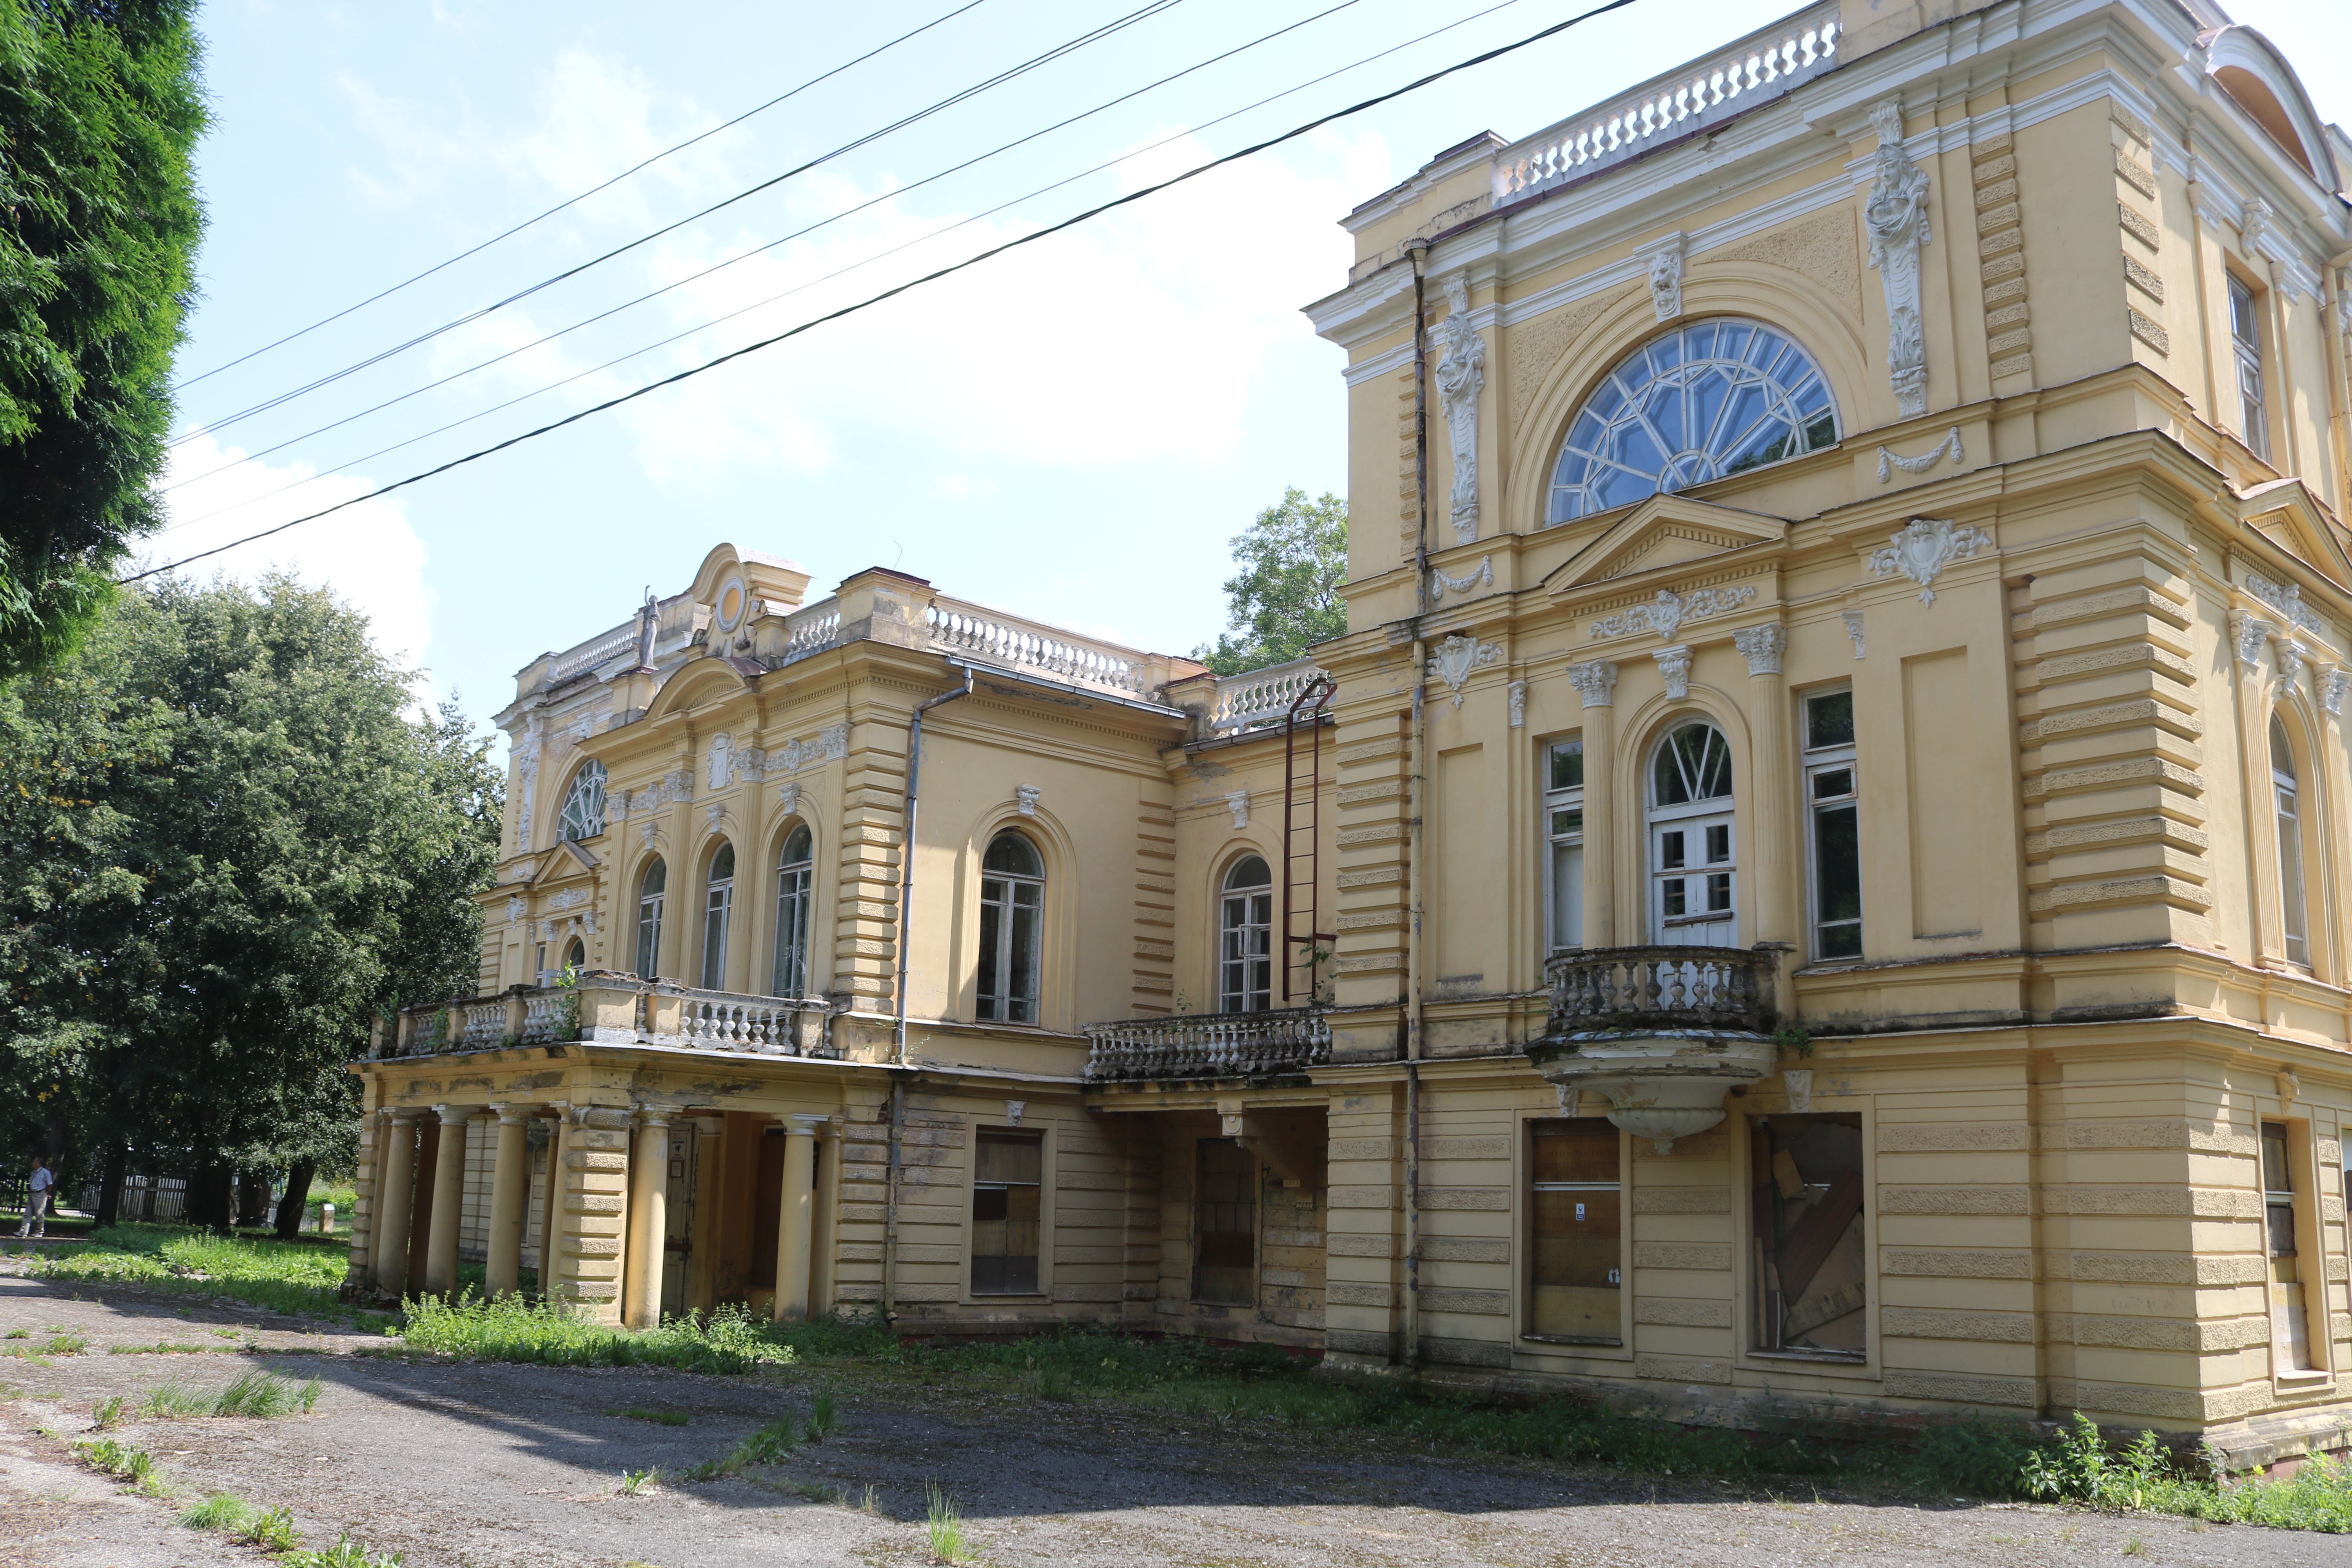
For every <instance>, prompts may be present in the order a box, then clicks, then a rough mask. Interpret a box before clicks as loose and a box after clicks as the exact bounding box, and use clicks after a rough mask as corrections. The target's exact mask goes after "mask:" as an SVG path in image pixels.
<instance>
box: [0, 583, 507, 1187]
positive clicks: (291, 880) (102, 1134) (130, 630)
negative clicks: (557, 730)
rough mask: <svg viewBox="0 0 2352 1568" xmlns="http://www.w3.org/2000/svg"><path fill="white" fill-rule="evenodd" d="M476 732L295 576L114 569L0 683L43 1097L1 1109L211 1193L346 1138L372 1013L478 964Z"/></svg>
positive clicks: (19, 1030)
mask: <svg viewBox="0 0 2352 1568" xmlns="http://www.w3.org/2000/svg"><path fill="white" fill-rule="evenodd" d="M486 752H487V741H486V740H482V739H478V738H476V737H475V736H474V735H472V734H471V733H469V727H468V726H467V724H466V722H465V721H463V720H462V719H461V718H459V717H458V716H457V713H456V712H455V711H454V710H450V709H444V710H442V712H441V713H440V715H439V716H438V717H437V718H433V719H427V718H425V717H423V716H421V715H419V714H418V713H416V712H415V706H414V698H413V697H412V695H411V692H410V685H409V675H408V672H406V671H404V670H401V669H399V668H395V667H394V666H393V665H391V664H390V663H389V662H387V661H386V660H385V659H384V658H383V656H382V655H380V654H379V653H377V652H376V650H375V649H374V648H373V646H372V645H371V644H370V643H369V641H368V637H367V623H366V620H365V619H364V617H362V616H360V615H358V614H356V613H355V612H353V611H352V610H350V609H348V608H346V607H345V606H343V605H341V604H339V603H338V602H337V601H335V600H334V599H333V598H332V597H331V595H328V594H327V593H325V592H324V591H321V590H316V589H310V588H306V587H304V586H302V585H301V584H299V583H296V582H294V581H292V580H290V579H285V578H273V579H269V580H267V581H265V582H264V583H263V584H261V585H260V587H259V588H258V589H248V588H246V587H244V586H241V585H238V584H227V583H220V584H213V585H211V586H208V587H198V586H193V585H190V584H184V583H179V582H174V581H172V580H169V579H166V580H163V582H162V583H161V584H160V585H158V586H156V587H154V588H153V589H152V591H148V592H136V591H134V592H129V593H125V594H123V595H121V596H120V597H118V598H117V599H116V600H115V601H114V602H113V603H112V604H111V605H110V606H109V607H107V608H106V609H105V610H104V611H103V612H102V613H101V614H100V617H99V619H98V621H97V624H96V625H95V626H93V627H92V629H91V630H90V632H89V636H88V637H86V638H85V639H84V640H83V642H82V643H81V645H80V646H79V647H77V648H75V649H74V650H72V651H71V652H69V653H68V654H67V655H65V656H64V657H62V658H59V659H58V661H57V662H56V664H55V665H54V666H53V667H52V668H48V669H47V670H43V671H40V672H37V673H34V674H30V675H26V676H21V677H18V678H16V679H14V680H12V681H8V682H6V683H5V684H0V985H5V996H0V1070H5V1071H6V1072H7V1073H8V1075H9V1077H10V1079H11V1080H12V1081H14V1082H16V1083H18V1084H25V1085H37V1086H38V1088H37V1089H36V1094H37V1097H38V1098H37V1101H36V1104H35V1105H34V1106H31V1107H27V1106H24V1105H21V1104H20V1105H18V1106H16V1107H13V1108H11V1109H10V1110H9V1111H8V1112H7V1114H10V1115H12V1116H18V1117H22V1116H26V1115H30V1116H32V1117H34V1118H35V1119H37V1121H38V1122H39V1123H41V1125H38V1126H36V1127H26V1126H24V1125H22V1124H21V1123H20V1124H19V1125H18V1126H17V1127H16V1128H15V1129H13V1131H15V1132H16V1134H17V1137H18V1138H19V1139H20V1140H22V1141H23V1142H41V1141H44V1140H46V1141H47V1142H49V1143H50V1144H51V1146H52V1147H54V1146H56V1144H57V1143H58V1142H66V1143H68V1144H69V1145H71V1146H73V1147H76V1148H79V1149H81V1150H85V1151H87V1150H89V1149H90V1148H91V1147H92V1146H93V1145H98V1146H104V1147H108V1148H121V1147H123V1146H124V1145H126V1144H127V1145H131V1146H135V1147H137V1148H138V1149H139V1150H140V1151H141V1152H142V1158H144V1159H148V1160H150V1161H151V1162H152V1163H157V1164H159V1165H160V1166H161V1167H162V1168H164V1169H176V1170H182V1171H184V1172H185V1173H188V1174H189V1175H190V1176H191V1177H192V1178H197V1179H201V1180H204V1181H206V1182H209V1183H211V1184H212V1186H213V1188H214V1190H215V1191H216V1192H217V1193H218V1194H226V1172H227V1171H228V1170H230V1169H232V1168H236V1167H239V1166H249V1165H257V1164H265V1165H275V1164H280V1163H290V1162H297V1161H302V1160H306V1159H315V1158H320V1157H322V1156H323V1157H326V1158H329V1159H333V1158H334V1157H335V1156H336V1155H337V1154H339V1153H341V1152H342V1150H343V1146H344V1145H345V1144H346V1143H347V1142H348V1141H349V1140H350V1138H351V1136H352V1126H353V1121H352V1119H353V1116H354V1114H355V1112H356V1108H357V1100H356V1098H355V1093H354V1089H353V1082H352V1079H351V1078H350V1076H349V1075H348V1074H347V1073H346V1072H345V1071H344V1070H343V1064H344V1063H346V1062H348V1061H350V1060H351V1059H352V1058H355V1057H357V1056H359V1055H360V1054H361V1053H362V1051H363V1050H364V1049H365V1048H366V1046H367V1043H368V1036H369V1031H370V1027H371V1026H372V1024H373V1021H374V1020H376V1019H378V1018H380V1017H383V1016H385V1015H386V1014H387V1013H388V1012H390V1011H391V1010H392V1009H393V1008H394V1007H395V1006H396V1005H398V1004H400V1003H402V1002H408V1001H416V1000H419V999H423V998H426V997H442V996H446V995H449V994H453V993H455V992H458V991H469V990H470V989H471V988H472V985H473V984H474V973H475V970H476V967H477V965H478V961H479V951H480V948H479V943H480V915H479V910H478V907H477V906H476V904H475V903H474V900H473V898H472V894H473V893H474V891H475V890H476V889H478V888H479V887H480V886H481V885H482V884H483V883H484V881H485V880H486V879H488V874H489V870H490V868H491V864H492V860H493V858H494V857H495V855H496V853H497V847H498V824H499V810H500V806H501V804H502V803H501V799H500V781H499V774H498V773H497V772H496V771H495V770H494V769H492V768H491V767H490V766H489V764H488V761H487V756H486ZM9 1058H13V1059H9ZM87 1170H88V1167H87V1166H85V1167H84V1173H87ZM192 1190H193V1189H192Z"/></svg>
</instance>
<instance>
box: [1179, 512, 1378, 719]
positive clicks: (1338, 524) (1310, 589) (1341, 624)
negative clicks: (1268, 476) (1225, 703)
mask: <svg viewBox="0 0 2352 1568" xmlns="http://www.w3.org/2000/svg"><path fill="white" fill-rule="evenodd" d="M1233 552H1234V563H1235V564H1236V565H1238V566H1239V567H1240V568H1241V571H1240V573H1239V574H1237V575H1235V576H1233V577H1229V578H1227V579H1226V580H1225V599H1226V604H1227V613H1228V622H1227V625H1228V626H1229V627H1230V629H1229V630H1227V631H1226V632H1225V634H1224V635H1223V636H1222V637H1218V638H1217V641H1216V646H1215V647H1207V646H1205V645H1204V646H1202V647H1198V648H1195V649H1193V651H1192V657H1193V658H1197V659H1199V660H1200V661H1201V662H1202V663H1203V664H1205V665H1207V666H1208V667H1209V668H1211V669H1213V670H1215V671H1216V672H1217V673H1218V674H1219V675H1237V674H1239V673H1240V672H1241V671H1243V670H1244V669H1260V668H1265V666H1267V665H1269V664H1286V663H1288V662H1289V661H1290V660H1292V659H1294V658H1306V657H1307V649H1308V648H1309V647H1312V646H1314V645H1315V644H1316V643H1318V642H1327V641H1328V640H1329V639H1331V638H1333V637H1338V636H1339V635H1340V634H1341V633H1343V632H1345V631H1346V630H1347V629H1348V607H1347V605H1343V604H1341V603H1340V602H1339V584H1341V583H1344V582H1346V581H1347V578H1348V503H1347V502H1346V501H1344V500H1340V499H1339V497H1338V496H1335V495H1332V494H1331V493H1329V492H1328V491H1326V492H1324V495H1323V497H1322V499H1321V500H1307V492H1306V491H1305V490H1302V489H1297V488H1295V487H1294V488H1292V489H1286V490H1285V491H1283V494H1282V503H1281V504H1280V505H1279V506H1270V507H1268V508H1266V509H1265V510H1264V511H1262V512H1260V513H1258V514H1257V521H1255V522H1253V523H1251V524H1250V525H1249V528H1248V529H1247V531H1244V532H1243V533H1240V534H1238V535H1236V536H1235V537H1234V541H1233Z"/></svg>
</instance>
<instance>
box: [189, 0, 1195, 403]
mask: <svg viewBox="0 0 2352 1568" xmlns="http://www.w3.org/2000/svg"><path fill="white" fill-rule="evenodd" d="M1183 3H1184V0H1150V3H1149V4H1147V5H1143V6H1141V7H1139V9H1137V10H1133V11H1130V12H1129V13H1128V14H1127V15H1126V16H1120V17H1118V18H1117V19H1115V20H1113V21H1109V22H1106V23H1104V24H1103V25H1102V26H1099V27H1096V28H1094V29H1092V30H1090V31H1088V32H1086V33H1081V34H1080V35H1078V37H1075V38H1071V39H1069V40H1067V41H1066V42H1064V43H1060V44H1056V45H1055V46H1054V47H1052V48H1050V49H1048V50H1046V51H1045V53H1044V54H1042V55H1037V56H1034V57H1033V58H1029V59H1026V60H1024V61H1022V62H1021V63H1020V64H1019V65H1016V66H1010V67H1007V68H1005V69H1003V70H1001V71H999V72H997V73H996V74H995V75H994V76H992V77H990V78H988V79H986V80H985V81H980V82H975V83H973V84H972V85H971V86H970V87H967V88H964V89H961V90H959V91H956V92H953V93H950V94H949V95H948V96H947V97H945V98H943V99H941V100H939V101H938V102H937V103H934V104H931V105H929V107H928V108H924V109H919V110H916V111H915V112H914V113H912V114H908V115H905V116H903V117H901V118H899V119H898V120H895V121H891V122H890V123H889V124H887V125H885V126H883V127H882V128H881V129H880V130H877V131H869V132H866V134H865V135H863V136H860V137H858V138H857V139H856V140H855V141H851V142H843V143H842V144H841V145H840V146H838V147H835V148H834V149H833V150H832V151H830V152H826V153H819V154H818V155H817V156H815V157H814V158H812V159H810V160H809V161H808V162H806V163H799V164H795V165H794V166H793V167H792V168H789V169H786V170H785V171H784V172H783V173H782V174H776V175H772V176H771V177H770V178H768V179H765V180H762V181H761V182H760V183H759V184H756V185H751V186H749V187H747V188H745V189H743V190H740V191H738V192H736V193H735V194H734V195H731V196H729V197H727V198H726V199H725V200H723V201H718V202H713V203H712V204H711V205H709V206H707V207H704V208H703V209H702V210H701V211H700V212H697V213H688V215H687V216H684V217H682V218H679V219H678V220H677V222H675V223H669V224H664V225H663V226H661V227H659V228H657V229H655V230H654V231H653V232H652V233H650V234H641V235H639V236H638V237H636V238H635V239H632V240H629V241H628V242H626V243H625V244H623V245H617V246H615V247H613V248H612V249H610V250H607V251H605V252H604V254H603V255H601V256H593V257H591V258H588V259H587V260H585V261H583V262H581V263H580V264H579V265H578V266H576V267H568V268H564V269H563V270H562V271H561V272H558V273H556V274H554V275H553V276H552V277H548V278H542V279H540V280H539V281H538V282H536V283H532V284H529V285H527V286H526V287H524V288H521V289H516V290H515V291H514V292H513V293H511V294H509V295H507V296H506V297H505V298H504V299H502V300H492V301H491V302H490V303H489V304H487V305H484V306H482V307H480V308H479V309H478V310H468V311H467V312H466V313H465V314H464V315H462V316H459V317H457V318H456V319H455V320H453V321H444V322H442V323H441V324H440V325H439V326H437V327H432V328H428V329H427V330H426V331H422V332H419V333H417V334H416V335H415V337H413V338H410V339H408V340H407V341H406V342H399V343H394V345H393V346H392V347H390V348H388V349H382V350H379V351H377V352H376V353H372V354H370V355H368V356H367V357H366V358H364V359H362V360H358V361H355V362H353V363H351V364H347V365H345V366H343V368H342V369H341V370H337V371H330V372H329V373H328V374H325V375H322V376H320V377H319V378H318V379H316V380H315V381H311V382H308V383H306V384H303V385H300V386H298V387H296V388H294V389H293V390H292V391H290V392H281V393H279V394H278V395H277V396H275V397H269V398H265V399H263V400H262V401H261V402H259V403H257V404H254V405H251V406H249V407H246V408H241V409H238V410H237V411H236V413H234V414H231V415H228V416H226V417H224V418H220V419H213V420H207V421H205V423H204V424H202V425H200V426H197V427H196V428H195V429H193V430H191V431H189V432H188V433H187V434H186V435H184V436H181V437H176V438H175V439H174V440H173V443H172V445H173V446H175V447H177V446H180V445H183V444H184V443H185V442H188V441H192V440H194V439H195V437H197V436H198V435H202V434H205V433H207V432H210V431H214V430H222V429H226V428H227V427H228V426H231V425H234V424H236V423H237V422H238V421H239V420H241V419H249V418H251V417H252V416H255V415H257V414H266V413H268V411H269V410H270V409H273V408H276V407H278V406H279V405H282V404H286V403H290V402H292V401H293V400H294V399H296V398H298V397H305V396H308V395H310V394H311V393H313V392H316V391H318V390H319V389H320V387H322V386H331V385H332V384H335V383H336V382H339V381H341V380H342V379H343V378H344V377H345V376H349V375H356V374H358V373H360V372H361V371H363V370H365V369H367V368H368V367H369V366H371V365H375V364H381V363H383V362H384V361H385V360H388V359H391V358H392V357H394V355H395V354H402V353H407V352H408V351H409V350H410V349H413V348H415V347H416V346H418V345H419V344H421V343H428V342H432V341H433V340H434V339H436V338H437V337H440V336H442V335H443V334H444V333H446V332H452V331H456V330H457V329H458V328H459V327H462V326H465V325H467V323H468V322H472V321H480V320H481V319H482V318H483V317H484V316H487V315H488V314H489V313H490V312H492V311H493V310H504V309H505V308H506V307H507V306H509V305H511V304H513V303H515V302H516V301H517V300H527V299H529V298H530V296H532V295H533V294H536V293H539V292H540V291H541V290H542V289H551V288H553V287H554V286H555V285H557V284H558V283H561V282H563V281H564V280H565V279H572V278H577V277H579V276H580V275H581V274H582V273H583V272H587V271H590V270H592V269H593V268H598V267H602V266H603V265H604V263H605V262H607V261H610V260H612V259H613V258H615V257H619V256H625V255H627V254H628V253H629V252H630V251H632V250H635V249H637V248H638V247H641V246H646V245H650V244H652V243H653V242H654V241H655V240H656V239H659V238H661V237H662V236H664V235H666V234H673V233H675V232H677V230H679V229H681V228H684V227H685V226H687V225H688V224H690V223H698V222H699V221H701V220H702V219H704V218H706V217H709V216H710V215H711V214H712V213H715V212H719V211H722V210H724V209H725V208H728V207H730V206H733V205H735V204H736V203H738V202H741V201H748V200H749V199H751V197H753V196H756V195H759V194H760V193H761V191H765V190H771V189H773V188H774V187H775V186H777V185H780V184H783V183H784V182H785V181H786V180H789V179H792V178H793V177H794V176H795V175H799V174H807V173H808V172H809V171H810V170H811V169H814V168H818V167H821V166H823V165H824V164H826V163H832V162H833V161H834V160H835V159H836V158H841V157H845V156H846V155H848V154H849V153H855V152H856V151H857V150H858V149H859V148H860V147H864V146H866V145H868V144H869V143H871V142H878V141H880V140H881V139H882V138H883V137H885V136H888V135H891V134H893V133H894V132H899V131H903V130H905V129H906V128H907V127H908V126H909V125H913V124H916V123H917V122H919V121H924V120H928V119H929V118H930V117H931V116H932V115H934V114H939V113H941V112H943V111H944V110H950V109H952V108H954V107H955V106H956V105H957V104H959V103H961V102H964V101H965V100H968V99H971V98H976V97H978V96H979V95H980V94H982V93H983V92H987V91H989V90H990V89H992V88H998V87H1002V86H1003V85H1004V84H1005V83H1006V82H1008V81H1011V80H1013V79H1015V78H1017V77H1021V76H1024V75H1026V74H1028V73H1029V72H1030V71H1033V70H1035V69H1037V68H1039V67H1041V66H1045V65H1049V64H1051V63H1052V62H1053V61H1055V60H1057V59H1060V58H1063V57H1064V56H1066V55H1069V54H1074V53H1076V51H1077V50H1079V49H1082V48H1085V47H1087V45H1089V44H1095V43H1099V42H1101V41H1102V40H1103V39H1105V38H1108V37H1110V36H1111V35H1112V34H1114V33H1118V32H1120V31H1123V30H1124V29H1126V28H1128V27H1131V26H1134V25H1135V24H1136V23H1138V22H1141V21H1145V20H1147V19H1149V18H1150V17H1153V16H1158V15H1160V13H1161V12H1163V11H1170V10H1173V9H1174V8H1175V7H1177V6H1178V5H1182V4H1183Z"/></svg>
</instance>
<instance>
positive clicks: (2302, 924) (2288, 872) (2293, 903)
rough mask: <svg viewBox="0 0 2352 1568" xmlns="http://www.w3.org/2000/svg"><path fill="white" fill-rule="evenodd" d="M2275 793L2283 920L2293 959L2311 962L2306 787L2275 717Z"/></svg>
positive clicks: (2273, 732)
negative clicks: (2306, 884) (2306, 894)
mask: <svg viewBox="0 0 2352 1568" xmlns="http://www.w3.org/2000/svg"><path fill="white" fill-rule="evenodd" d="M2271 795H2272V799H2273V803H2274V805H2275V808H2276V810H2277V813H2278V858H2279V923H2280V925H2281V926H2282V927H2283V928H2284V931H2285V935H2286V956H2287V961H2288V962H2289V963H2301V964H2309V963H2311V942H2310V940H2309V934H2310V919H2309V915H2308V912H2307V910H2306V908H2305V902H2304V890H2303V882H2304V879H2303V791H2302V788H2301V786H2300V784H2298V782H2297V777H2296V773H2295V767H2294V746H2293V745H2291V744H2290V743H2289V742H2288V741H2287V738H2286V726H2285V725H2284V724H2282V723H2280V722H2279V721H2277V720H2276V719H2275V718H2273V720H2272V721H2271Z"/></svg>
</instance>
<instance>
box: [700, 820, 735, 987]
mask: <svg viewBox="0 0 2352 1568" xmlns="http://www.w3.org/2000/svg"><path fill="white" fill-rule="evenodd" d="M734 912H735V846H733V845H732V844H721V845H720V846H719V853H718V854H716V855H713V856H712V857H711V858H710V875H709V877H708V878H706V879H704V881H703V886H702V988H703V989H704V990H705V991H724V990H726V989H727V925H728V917H729V916H730V915H732V914H733V913H734Z"/></svg>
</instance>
